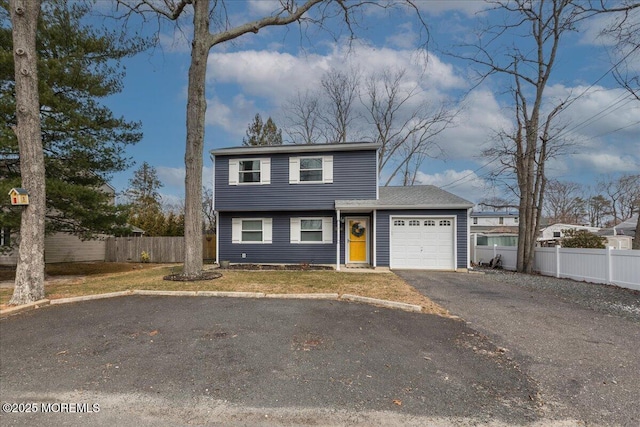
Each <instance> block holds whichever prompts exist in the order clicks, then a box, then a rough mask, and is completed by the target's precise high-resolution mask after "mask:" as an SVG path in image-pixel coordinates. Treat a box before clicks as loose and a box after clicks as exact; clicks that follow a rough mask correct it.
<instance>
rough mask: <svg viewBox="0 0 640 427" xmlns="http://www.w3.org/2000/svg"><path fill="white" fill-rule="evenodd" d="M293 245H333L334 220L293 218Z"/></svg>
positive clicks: (327, 218)
mask: <svg viewBox="0 0 640 427" xmlns="http://www.w3.org/2000/svg"><path fill="white" fill-rule="evenodd" d="M290 231H291V239H290V241H291V243H333V218H331V217H323V218H291V229H290Z"/></svg>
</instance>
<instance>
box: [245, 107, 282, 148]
mask: <svg viewBox="0 0 640 427" xmlns="http://www.w3.org/2000/svg"><path fill="white" fill-rule="evenodd" d="M242 144H243V145H246V146H260V145H282V130H280V129H278V127H277V126H276V124H275V122H274V121H273V120H272V119H271V117H269V118H268V119H267V122H266V123H263V122H262V117H260V114H256V116H255V117H254V119H253V122H251V123H249V126H248V128H247V137H246V138H244V139H243V140H242Z"/></svg>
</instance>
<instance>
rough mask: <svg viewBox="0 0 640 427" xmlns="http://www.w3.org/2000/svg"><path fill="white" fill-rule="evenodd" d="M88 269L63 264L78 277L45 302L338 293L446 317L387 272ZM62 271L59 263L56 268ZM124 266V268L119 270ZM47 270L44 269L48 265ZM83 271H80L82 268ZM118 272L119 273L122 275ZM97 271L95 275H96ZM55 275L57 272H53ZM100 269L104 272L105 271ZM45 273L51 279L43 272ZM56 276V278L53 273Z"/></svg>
mask: <svg viewBox="0 0 640 427" xmlns="http://www.w3.org/2000/svg"><path fill="white" fill-rule="evenodd" d="M96 264H103V265H102V266H100V267H93V269H92V270H91V271H93V274H90V275H83V274H82V273H80V272H79V271H81V269H82V267H79V266H78V265H79V264H67V265H68V266H69V268H68V269H67V270H66V271H68V272H69V273H67V275H69V276H78V277H75V278H70V279H69V280H64V281H60V282H59V283H56V282H55V281H53V282H52V283H49V284H47V285H46V287H45V292H46V298H49V299H56V298H66V297H71V296H80V295H94V294H102V293H109V292H117V291H125V290H132V289H145V290H166V291H173V290H181V291H237V292H264V293H269V294H284V293H338V294H355V295H360V296H365V297H371V298H379V299H384V300H391V301H398V302H405V303H409V304H416V305H421V306H422V307H423V311H424V312H427V313H434V314H441V315H444V314H447V312H446V310H445V309H444V308H442V307H440V306H438V305H437V304H435V303H434V302H432V301H431V300H430V299H428V298H426V297H425V296H423V295H421V294H420V293H419V292H418V291H417V290H416V289H414V288H413V287H411V286H410V285H408V284H407V283H406V282H405V281H404V280H402V279H401V278H399V277H398V276H396V275H395V274H393V273H360V272H358V273H351V272H338V271H268V270H267V271H265V270H261V271H243V270H218V271H219V272H220V273H222V277H221V278H219V279H214V280H208V281H197V282H177V281H167V280H163V277H164V276H166V275H169V274H172V273H175V272H177V271H179V266H157V265H153V264H142V265H141V264H124V265H118V266H117V267H116V268H115V269H116V270H117V271H115V272H114V271H112V270H109V267H108V266H109V264H111V263H96ZM57 265H58V266H59V267H58V268H59V269H63V270H64V268H63V267H62V266H63V264H57ZM126 266H129V268H128V269H127V268H125V267H126ZM48 268H49V266H48ZM85 268H86V267H85ZM123 269H124V271H123ZM97 270H100V271H103V272H102V273H97V272H96V271H97ZM58 271H59V270H58ZM104 271H110V272H108V273H105V272H104ZM47 274H48V275H53V274H51V273H50V270H49V269H48V270H47ZM56 275H60V274H56ZM12 293H13V288H2V289H0V307H1V308H6V304H7V302H8V301H9V299H10V298H11V294H12Z"/></svg>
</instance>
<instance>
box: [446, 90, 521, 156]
mask: <svg viewBox="0 0 640 427" xmlns="http://www.w3.org/2000/svg"><path fill="white" fill-rule="evenodd" d="M510 126H511V120H510V119H509V117H508V116H507V115H506V113H505V111H503V109H502V107H501V106H500V104H499V103H498V101H497V100H496V98H495V97H494V95H493V93H491V92H489V91H488V90H484V89H478V90H476V91H475V92H473V93H471V94H470V95H469V96H468V97H467V99H466V100H465V101H464V103H463V105H462V106H461V111H460V113H459V114H458V116H457V117H456V119H455V120H454V123H453V124H452V126H451V127H449V128H448V129H446V130H445V131H444V132H443V133H442V134H441V135H440V138H439V139H440V141H441V142H440V146H441V148H442V149H443V150H444V152H445V154H446V157H447V159H474V158H478V157H479V156H480V154H481V153H482V150H483V149H485V148H487V147H488V146H489V144H490V143H491V142H492V141H493V140H494V138H495V135H496V133H497V132H498V131H500V130H508V129H509V128H510Z"/></svg>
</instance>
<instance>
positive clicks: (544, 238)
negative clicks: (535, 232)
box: [537, 224, 600, 246]
mask: <svg viewBox="0 0 640 427" xmlns="http://www.w3.org/2000/svg"><path fill="white" fill-rule="evenodd" d="M566 230H586V231H589V232H591V233H594V234H597V233H598V231H599V230H600V228H598V227H588V226H586V225H575V224H552V225H550V226H548V227H545V228H543V229H542V230H540V236H539V237H538V239H537V240H538V244H540V245H541V246H555V245H556V244H558V243H560V240H562V238H563V237H564V235H565V231H566Z"/></svg>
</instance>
